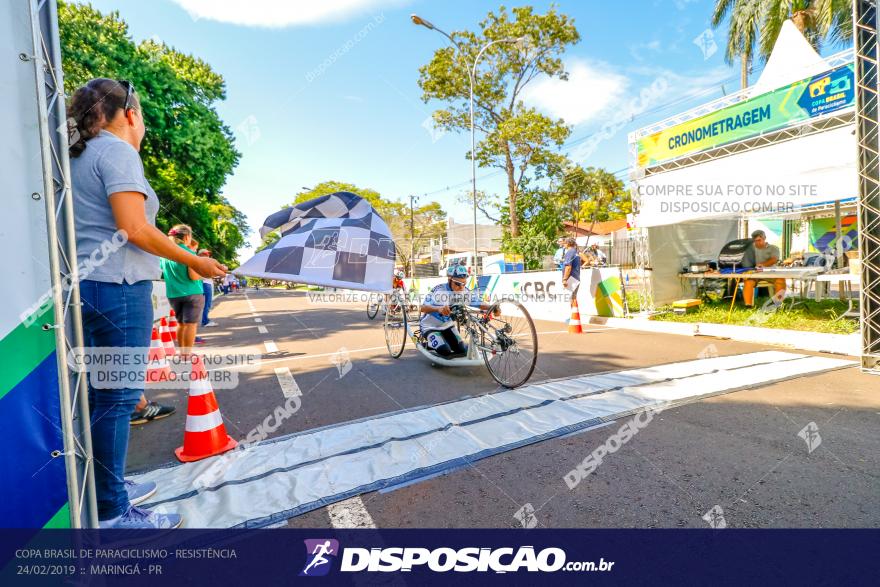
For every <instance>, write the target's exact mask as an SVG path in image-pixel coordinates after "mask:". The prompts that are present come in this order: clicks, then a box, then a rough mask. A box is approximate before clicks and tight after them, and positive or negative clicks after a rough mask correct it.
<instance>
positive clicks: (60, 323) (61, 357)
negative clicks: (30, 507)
mask: <svg viewBox="0 0 880 587" xmlns="http://www.w3.org/2000/svg"><path fill="white" fill-rule="evenodd" d="M30 8H31V33H32V35H33V42H34V47H33V49H34V53H33V58H32V61H33V64H34V81H35V82H36V92H37V109H38V114H39V120H38V123H39V129H40V156H41V159H42V165H43V199H44V200H45V202H46V236H47V239H48V244H49V269H50V272H51V283H52V305H53V314H54V318H53V320H54V323H52V324H43V330H53V331H54V334H55V358H56V362H57V367H58V396H59V401H60V404H61V406H60V412H61V413H60V416H61V431H62V438H63V442H64V468H65V473H66V476H67V496H68V500H69V503H70V525H71V527H72V528H80V527H82V522H81V520H80V516H79V512H80V501H79V479H78V475H77V462H76V439H75V438H74V435H73V412H72V409H71V400H70V374H69V371H68V366H67V352H66V342H67V340H66V338H65V335H64V299H63V298H62V296H61V260H60V258H59V255H58V248H59V241H58V228H57V226H56V225H55V214H56V208H55V184H54V180H55V178H54V177H53V173H52V164H53V162H52V148H51V139H50V132H51V131H50V129H49V113H48V105H47V102H46V95H45V84H46V80H45V77H44V76H45V75H46V65H47V64H46V63H45V60H44V58H43V48H42V43H41V42H40V40H41V38H42V37H41V29H40V22H39V20H40V9H39V7H38V6H37V3H36V0H31V3H30Z"/></svg>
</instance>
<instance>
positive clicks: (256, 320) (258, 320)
mask: <svg viewBox="0 0 880 587" xmlns="http://www.w3.org/2000/svg"><path fill="white" fill-rule="evenodd" d="M262 321H263V319H262V318H256V317H255V318H254V322H262Z"/></svg>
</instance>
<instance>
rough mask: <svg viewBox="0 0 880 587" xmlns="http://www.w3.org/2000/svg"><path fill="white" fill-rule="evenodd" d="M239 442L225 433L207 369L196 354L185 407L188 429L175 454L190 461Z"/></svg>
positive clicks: (193, 358) (229, 447) (220, 451)
mask: <svg viewBox="0 0 880 587" xmlns="http://www.w3.org/2000/svg"><path fill="white" fill-rule="evenodd" d="M237 445H238V442H236V441H235V439H233V438H232V437H231V436H229V435H228V434H226V427H225V426H224V425H223V416H221V415H220V407H219V406H218V405H217V398H216V397H214V390H213V389H212V388H211V381H210V380H209V379H208V372H207V371H205V365H204V364H203V362H202V359H201V357H199V356H198V355H195V354H194V355H192V378H191V379H190V382H189V403H188V404H187V407H186V431H185V432H184V433H183V446H181V447H179V448H177V449H176V450H175V451H174V454H175V455H177V458H178V459H180V460H181V461H183V462H184V463H189V462H192V461H198V460H200V459H204V458H207V457H212V456H214V455H219V454H221V453H224V452H226V451H228V450H232V449H233V448H235V447H236V446H237Z"/></svg>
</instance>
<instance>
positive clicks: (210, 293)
mask: <svg viewBox="0 0 880 587" xmlns="http://www.w3.org/2000/svg"><path fill="white" fill-rule="evenodd" d="M202 291H203V292H205V309H204V310H202V326H205V325H206V324H207V323H208V322H210V321H211V319H210V318H208V312H210V311H211V302H212V301H213V299H214V286H213V285H208V284H207V283H205V282H204V281H203V282H202Z"/></svg>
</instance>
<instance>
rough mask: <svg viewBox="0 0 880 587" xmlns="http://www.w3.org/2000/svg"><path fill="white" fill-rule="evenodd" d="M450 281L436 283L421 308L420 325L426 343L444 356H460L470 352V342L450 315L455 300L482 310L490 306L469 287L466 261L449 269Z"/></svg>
mask: <svg viewBox="0 0 880 587" xmlns="http://www.w3.org/2000/svg"><path fill="white" fill-rule="evenodd" d="M446 277H447V279H446V283H441V284H440V285H438V286H436V287H435V288H434V289H432V290H431V292H430V293H429V294H428V295H426V296H425V300H424V301H423V302H422V305H421V307H420V308H419V311H420V312H421V313H422V317H421V319H420V320H419V325H420V327H421V331H422V338H423V340H424V341H425V346H427V348H428V350H431V351H433V352H435V353H437V354H438V355H440V356H441V357H443V358H453V357H460V356H464V355H466V354H467V344H466V343H465V342H464V341H463V340H462V339H461V335H459V333H458V328H457V327H456V324H455V321H453V320H452V318H451V317H450V316H449V313H450V306H451V305H453V304H461V305H464V304H466V305H468V306H470V307H472V308H477V309H480V310H487V309H489V304H485V303H483V302H482V301H481V300H480V296H479V293H477V292H476V291H474V290H470V289H467V288H466V287H465V283H466V282H467V278H468V272H467V268H466V267H464V266H462V265H454V266H452V267H450V268H449V269H447V271H446Z"/></svg>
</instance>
